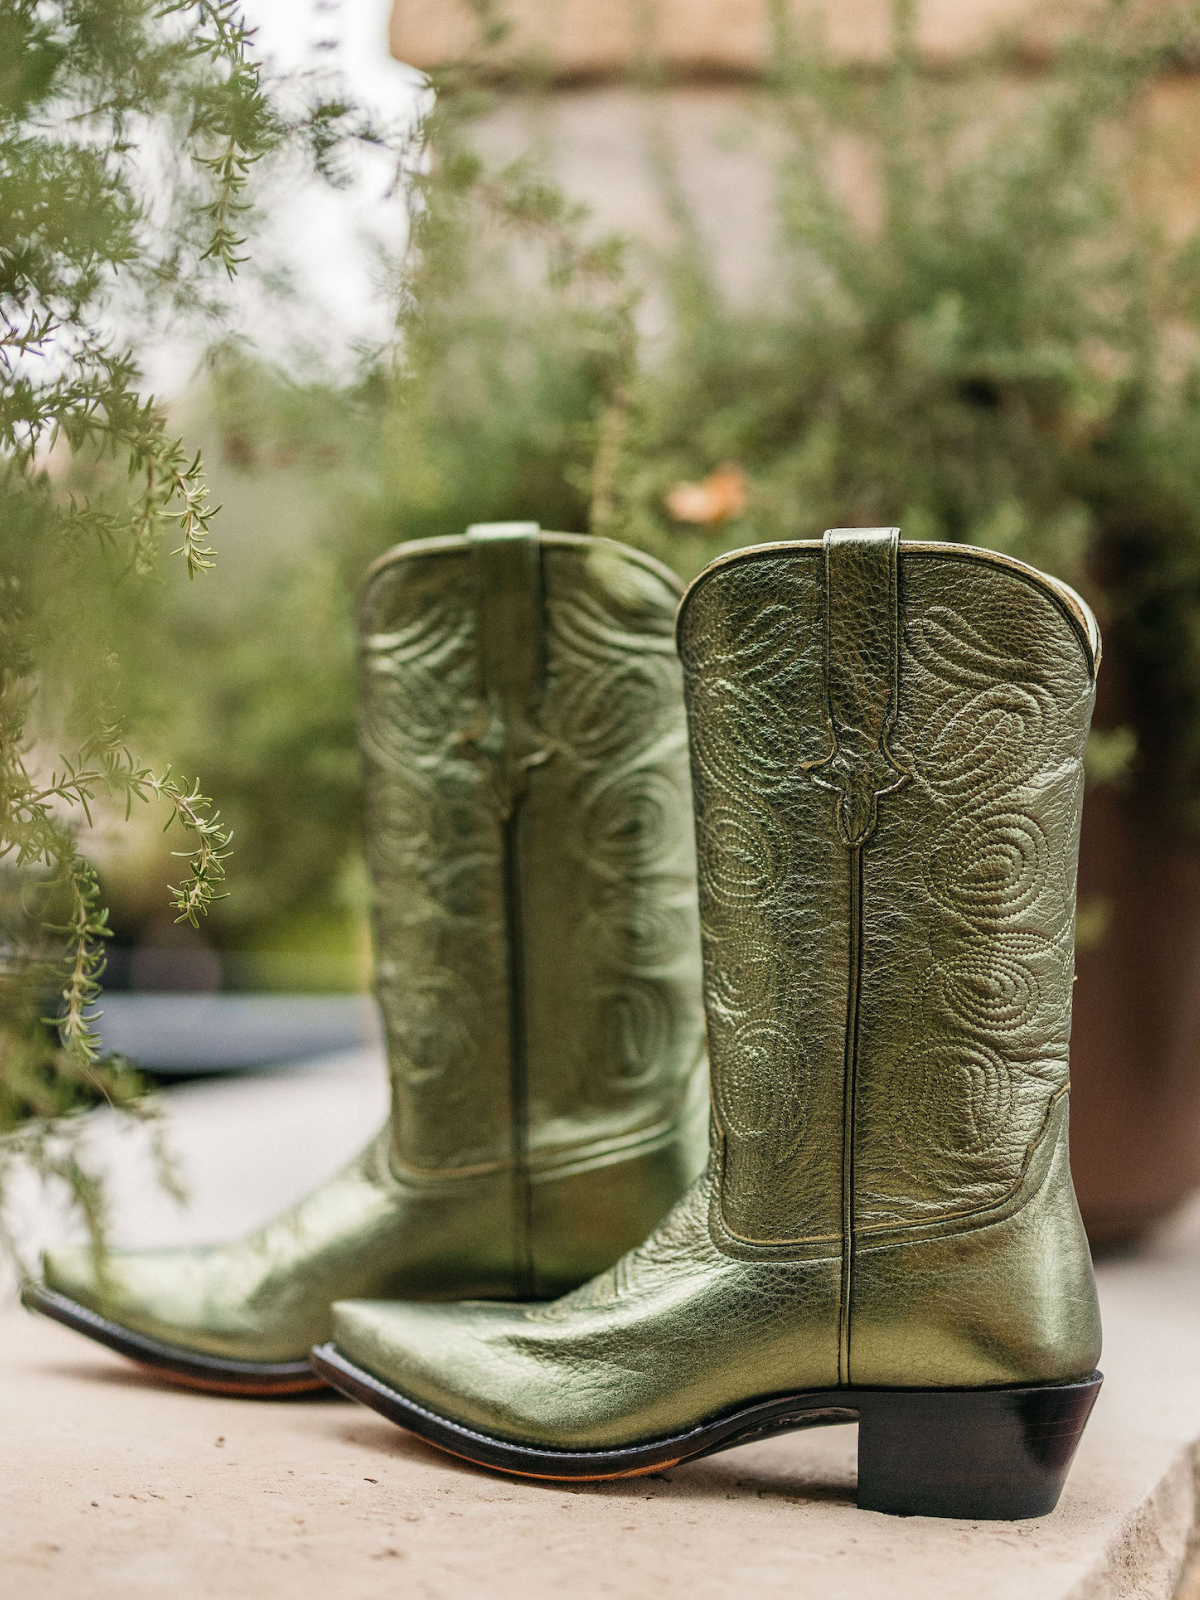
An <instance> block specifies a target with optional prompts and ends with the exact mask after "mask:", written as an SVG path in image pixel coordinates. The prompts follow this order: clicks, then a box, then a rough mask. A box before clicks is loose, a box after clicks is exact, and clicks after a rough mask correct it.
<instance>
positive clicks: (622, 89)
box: [391, 0, 1200, 326]
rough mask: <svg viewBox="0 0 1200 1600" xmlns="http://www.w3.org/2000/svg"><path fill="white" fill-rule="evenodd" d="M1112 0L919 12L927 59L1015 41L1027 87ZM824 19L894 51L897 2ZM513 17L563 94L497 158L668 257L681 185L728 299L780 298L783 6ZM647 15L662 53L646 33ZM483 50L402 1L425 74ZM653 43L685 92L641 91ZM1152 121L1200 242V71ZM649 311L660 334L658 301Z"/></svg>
mask: <svg viewBox="0 0 1200 1600" xmlns="http://www.w3.org/2000/svg"><path fill="white" fill-rule="evenodd" d="M788 3H789V4H790V5H791V6H792V8H793V12H794V14H795V16H796V17H797V18H798V19H800V18H804V17H806V16H807V17H811V15H812V13H813V9H814V8H813V4H812V0H788ZM1095 4H1096V0H1064V3H1059V4H1047V0H918V4H917V23H916V26H917V37H918V41H919V44H920V48H921V51H922V54H923V56H924V58H925V59H926V61H927V62H928V63H929V64H930V65H931V66H932V67H934V68H941V69H943V70H945V69H953V66H954V63H955V61H956V60H961V59H962V58H963V57H965V56H968V55H970V54H972V53H974V52H977V51H979V50H980V49H982V48H984V47H986V46H987V45H988V44H989V43H991V42H993V41H995V40H996V38H997V37H998V36H1001V37H1003V38H1005V40H1006V41H1007V43H1008V44H1009V45H1010V46H1011V47H1013V52H1014V56H1015V60H1016V65H1015V81H1017V82H1019V78H1020V75H1021V73H1022V70H1025V71H1027V70H1028V69H1029V68H1030V67H1036V65H1037V63H1038V62H1039V61H1044V60H1045V59H1046V57H1047V55H1048V53H1049V51H1050V49H1051V47H1052V45H1053V41H1054V36H1055V32H1056V30H1058V29H1061V28H1062V27H1063V26H1065V25H1066V24H1068V23H1069V22H1070V21H1071V20H1072V19H1074V20H1075V21H1079V20H1081V19H1082V18H1083V17H1085V16H1086V13H1087V11H1088V10H1089V9H1091V8H1092V7H1093V6H1094V5H1095ZM821 9H822V10H823V13H824V22H823V26H824V34H825V39H826V44H827V48H828V49H829V50H830V52H831V54H833V55H834V56H835V57H836V58H838V59H840V60H843V61H847V62H851V63H856V64H859V65H861V66H862V67H863V68H864V69H869V68H870V67H871V66H872V65H873V64H875V63H878V62H879V61H881V60H883V59H884V58H885V57H886V55H887V52H888V49H889V44H890V25H891V24H890V18H891V11H892V0H824V4H823V6H822V8H821ZM498 10H499V11H500V12H501V13H502V14H503V15H504V16H505V17H507V18H508V19H510V20H511V21H512V23H513V31H512V33H511V34H510V35H509V36H508V38H507V40H506V41H505V44H504V49H505V50H506V51H510V52H511V53H512V54H513V55H514V56H518V57H520V56H525V57H528V56H529V55H530V54H533V55H536V57H537V59H538V60H539V63H540V64H541V65H543V66H544V68H545V71H546V76H547V79H548V81H549V82H550V84H551V85H552V86H553V87H552V89H551V92H550V93H548V94H545V93H538V94H536V95H526V94H522V93H520V92H515V93H513V94H511V95H509V96H508V97H506V98H505V99H504V101H503V103H502V107H501V109H500V110H499V111H498V112H497V113H495V114H494V115H493V116H491V117H490V118H489V119H487V120H486V122H484V123H483V124H481V126H480V128H479V138H480V141H481V142H482V144H483V145H484V146H485V148H486V150H487V152H488V153H489V154H490V155H493V156H495V157H497V158H504V157H506V156H516V155H517V154H519V153H521V152H523V151H526V150H533V151H535V152H537V153H539V154H540V155H541V156H542V157H543V158H544V159H545V160H546V161H547V163H548V165H549V166H550V168H551V169H552V170H553V171H554V173H555V174H556V175H557V177H558V179H559V181H560V182H562V183H563V185H564V186H565V188H566V189H567V191H568V192H569V193H570V194H572V195H573V196H575V197H576V198H578V199H580V200H582V201H584V202H585V203H586V204H587V205H588V206H589V207H590V209H591V210H592V212H593V214H594V216H595V219H596V224H597V227H598V228H600V229H605V230H607V229H617V230H619V231H622V232H625V233H628V234H631V235H633V236H635V237H636V238H637V239H638V240H640V241H641V242H642V243H643V244H644V245H645V246H647V247H648V248H650V249H651V250H654V249H659V248H665V247H668V246H669V245H670V243H671V241H672V239H673V238H674V237H676V230H677V226H678V224H677V222H675V221H672V218H671V215H670V207H669V206H668V204H667V203H666V199H665V189H664V180H665V179H666V180H667V181H669V182H673V183H675V184H676V185H677V192H678V194H679V196H680V197H681V198H682V199H683V200H684V201H685V202H686V205H687V207H688V209H689V211H690V213H691V217H692V221H693V223H694V226H695V228H696V229H697V231H698V233H699V234H700V236H701V238H702V239H703V241H704V242H705V244H706V245H707V246H708V247H709V253H710V256H711V260H712V265H713V269H714V273H715V276H716V279H717V281H718V284H719V285H720V286H721V287H722V288H723V289H724V291H725V293H726V294H727V295H728V296H729V297H730V298H731V299H732V300H733V301H734V302H735V303H741V304H745V303H747V302H749V301H753V300H758V299H760V298H761V297H762V295H763V294H764V293H768V294H769V293H770V290H771V287H772V256H773V251H772V228H773V223H772V216H773V207H772V203H771V184H772V178H771V162H770V160H769V159H768V152H767V150H766V147H765V140H766V139H767V138H768V137H769V135H768V133H767V131H766V129H765V127H764V125H763V123H762V122H761V121H760V120H757V119H756V118H755V117H754V116H753V115H752V114H751V108H752V105H753V98H754V85H755V82H756V80H758V79H759V78H760V76H761V73H762V71H763V69H764V67H765V66H766V64H767V60H768V53H769V47H770V29H769V14H770V0H657V4H654V3H651V4H647V0H501V4H500V5H499V7H498ZM647 16H649V17H652V18H653V19H654V30H653V36H652V38H651V39H650V40H649V41H647V40H645V39H644V38H643V37H642V36H641V35H640V34H639V28H640V27H641V26H642V25H643V23H642V19H643V18H645V17H647ZM476 38H477V33H476V24H475V22H474V20H473V14H472V9H471V6H470V4H469V3H468V0H395V4H394V7H393V11H392V21H391V49H392V54H393V55H394V56H396V57H397V58H398V59H399V60H401V61H404V62H407V63H408V64H409V65H412V66H416V67H420V68H423V69H425V68H430V67H433V66H436V65H438V64H439V63H443V62H446V61H452V60H454V59H455V58H456V57H458V58H461V57H462V56H464V55H465V54H468V53H470V52H471V50H472V48H473V44H474V41H475V39H476ZM647 44H649V46H650V47H651V49H652V51H653V55H654V58H655V59H656V60H657V61H658V62H659V63H661V64H662V65H663V66H664V67H665V68H666V69H667V71H668V73H669V77H670V83H671V87H670V88H668V89H667V90H665V91H664V92H662V93H659V94H654V95H646V94H642V93H639V92H638V91H637V90H635V89H632V88H630V87H628V77H627V75H628V72H629V69H630V68H631V67H632V66H634V65H635V64H636V61H637V59H638V56H639V54H640V53H642V52H644V51H645V50H646V47H647ZM1017 92H1019V88H1018V91H1017ZM1141 117H1142V119H1143V126H1142V131H1143V132H1144V131H1150V132H1152V133H1153V135H1154V137H1153V139H1152V140H1151V141H1148V144H1152V146H1153V149H1154V155H1153V156H1152V157H1147V159H1146V161H1145V163H1144V184H1143V188H1144V191H1145V193H1146V195H1147V198H1148V200H1149V201H1150V202H1151V203H1155V202H1157V201H1159V200H1162V201H1165V209H1166V214H1167V216H1168V218H1169V219H1170V220H1171V221H1172V222H1173V223H1174V225H1175V226H1176V228H1177V229H1178V231H1180V232H1186V231H1190V230H1191V229H1192V228H1194V227H1195V225H1196V217H1197V208H1198V206H1200V140H1198V139H1197V138H1196V137H1195V129H1196V127H1197V126H1200V76H1197V75H1196V74H1195V73H1190V74H1180V75H1176V76H1172V77H1168V78H1164V79H1163V80H1161V81H1160V82H1159V84H1158V85H1157V86H1156V88H1155V90H1154V92H1153V94H1152V95H1151V96H1150V97H1149V99H1148V102H1147V104H1146V105H1145V106H1144V107H1143V109H1142V112H1141ZM835 160H836V163H837V167H838V171H839V176H840V179H841V181H842V183H843V188H844V192H845V193H846V194H847V195H848V196H849V197H850V199H851V200H852V202H853V203H854V204H855V205H856V207H857V208H859V209H861V211H862V212H863V213H864V216H865V218H868V219H869V213H870V210H871V206H872V189H873V186H872V181H871V173H870V169H869V166H868V164H867V163H866V161H865V160H864V158H863V155H862V152H861V151H859V150H856V149H855V147H854V146H853V145H852V144H851V143H850V142H849V141H847V142H846V143H845V144H844V145H842V146H841V147H839V148H838V149H837V150H836V151H835ZM646 316H647V317H648V319H649V322H650V324H651V326H652V325H653V322H654V318H655V310H654V307H653V305H652V304H651V305H649V306H648V307H647V308H646Z"/></svg>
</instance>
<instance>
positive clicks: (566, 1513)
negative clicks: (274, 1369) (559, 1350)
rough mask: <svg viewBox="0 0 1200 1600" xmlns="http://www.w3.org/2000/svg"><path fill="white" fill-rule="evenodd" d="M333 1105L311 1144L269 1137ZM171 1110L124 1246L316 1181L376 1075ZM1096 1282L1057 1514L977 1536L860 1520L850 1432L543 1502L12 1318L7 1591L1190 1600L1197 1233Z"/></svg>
mask: <svg viewBox="0 0 1200 1600" xmlns="http://www.w3.org/2000/svg"><path fill="white" fill-rule="evenodd" d="M334 1103H337V1104H338V1105H339V1106H340V1108H341V1116H340V1121H339V1120H338V1119H336V1118H327V1119H326V1120H325V1123H324V1127H325V1132H326V1136H327V1137H326V1139H325V1141H324V1142H323V1143H321V1144H320V1145H319V1146H318V1144H316V1143H313V1144H310V1145H309V1146H307V1147H305V1145H304V1143H303V1141H302V1140H301V1139H300V1138H298V1137H297V1138H292V1137H289V1135H290V1133H291V1131H292V1130H293V1129H297V1130H298V1129H299V1128H300V1126H301V1125H302V1124H306V1123H307V1122H308V1121H309V1120H310V1119H311V1118H312V1117H313V1116H314V1115H315V1114H316V1113H317V1112H318V1110H319V1109H320V1108H327V1107H329V1106H331V1105H333V1104H334ZM169 1104H170V1106H171V1121H172V1130H173V1132H172V1136H173V1139H174V1141H175V1144H176V1147H177V1148H178V1149H180V1150H181V1152H182V1153H183V1155H184V1157H185V1160H186V1163H187V1166H188V1168H189V1170H190V1174H191V1177H192V1182H193V1189H194V1193H195V1196H196V1199H195V1202H194V1204H193V1207H192V1209H191V1212H190V1213H189V1214H187V1215H186V1216H185V1217H184V1218H182V1219H176V1220H174V1221H172V1217H171V1213H170V1210H169V1208H166V1207H164V1204H163V1202H162V1201H161V1199H158V1198H156V1196H155V1195H154V1191H153V1190H152V1189H151V1188H150V1187H149V1186H148V1185H147V1186H145V1187H143V1188H141V1189H140V1190H136V1186H135V1185H134V1180H133V1178H131V1177H130V1176H129V1175H128V1173H129V1171H130V1170H132V1169H131V1166H130V1163H128V1162H126V1175H125V1176H124V1177H123V1179H122V1183H123V1185H124V1188H123V1190H122V1193H121V1195H120V1196H119V1199H120V1206H119V1213H120V1214H119V1219H118V1221H119V1226H120V1227H121V1231H122V1232H124V1233H125V1234H126V1235H127V1236H128V1237H130V1238H131V1239H132V1238H133V1237H134V1236H136V1237H137V1242H143V1241H145V1242H150V1237H151V1236H154V1237H155V1239H156V1240H161V1241H162V1242H167V1241H168V1239H169V1238H170V1237H171V1236H172V1234H174V1236H176V1237H179V1238H180V1239H183V1238H185V1237H186V1238H193V1239H194V1238H195V1237H197V1235H198V1233H200V1232H202V1231H203V1229H204V1224H205V1220H206V1217H207V1219H208V1221H209V1223H210V1226H211V1228H212V1231H213V1232H214V1233H217V1234H221V1233H228V1232H229V1231H231V1230H230V1222H231V1218H232V1214H233V1209H235V1208H236V1205H237V1196H236V1194H231V1192H230V1181H231V1180H230V1155H231V1150H233V1151H236V1150H238V1149H241V1150H243V1151H245V1150H247V1149H249V1148H251V1147H253V1145H254V1144H255V1143H256V1142H257V1143H258V1144H259V1148H260V1149H267V1150H271V1151H279V1150H284V1151H287V1152H288V1157H289V1161H290V1165H289V1166H288V1167H287V1169H286V1170H282V1171H276V1173H275V1175H274V1178H273V1182H274V1185H275V1189H276V1191H277V1192H275V1193H270V1192H268V1186H266V1185H264V1183H263V1180H262V1176H261V1172H259V1173H256V1174H255V1178H254V1181H255V1183H256V1184H257V1188H256V1189H254V1190H253V1191H252V1192H251V1191H250V1190H247V1196H246V1200H245V1205H246V1207H247V1208H248V1209H249V1210H251V1211H252V1212H253V1215H247V1216H246V1219H245V1220H246V1221H247V1222H248V1223H249V1222H253V1221H256V1220H258V1217H259V1216H260V1215H263V1214H265V1213H266V1212H268V1211H269V1210H271V1209H274V1208H275V1206H276V1205H278V1204H279V1203H282V1202H284V1201H286V1200H287V1199H289V1198H290V1197H291V1195H292V1194H293V1193H295V1192H298V1191H299V1190H301V1189H303V1188H304V1187H306V1186H307V1185H308V1184H309V1183H310V1182H312V1181H313V1179H314V1178H316V1177H317V1176H319V1175H320V1169H324V1170H328V1169H330V1168H332V1167H334V1166H336V1165H337V1164H338V1163H339V1162H340V1161H341V1160H342V1159H343V1157H344V1156H345V1155H346V1154H348V1153H349V1152H350V1151H351V1150H352V1149H353V1148H355V1146H356V1145H357V1144H358V1143H359V1142H360V1140H361V1137H362V1135H363V1134H364V1133H365V1132H366V1131H367V1130H369V1129H370V1127H371V1126H373V1124H374V1122H375V1121H376V1120H377V1117H378V1112H379V1104H380V1091H379V1083H378V1069H377V1065H376V1063H375V1061H374V1060H373V1058H371V1057H370V1056H366V1055H364V1056H360V1057H357V1058H350V1059H342V1060H339V1061H330V1062H329V1063H328V1064H327V1065H326V1066H325V1067H324V1068H319V1069H317V1068H313V1069H309V1070H307V1071H305V1072H303V1073H299V1074H296V1075H295V1076H294V1077H291V1076H287V1075H281V1076H277V1077H275V1078H273V1079H271V1080H257V1081H256V1082H254V1083H247V1082H245V1081H242V1082H238V1083H228V1082H226V1083H221V1084H203V1085H193V1086H191V1087H189V1088H187V1089H183V1090H178V1091H174V1092H173V1093H172V1095H171V1096H170V1097H169ZM268 1134H269V1137H268ZM281 1135H282V1136H281ZM334 1146H338V1148H334ZM343 1147H344V1148H343ZM133 1165H134V1166H136V1163H135V1164H133ZM122 1219H123V1220H122ZM135 1220H136V1223H137V1226H136V1227H135V1226H134V1225H133V1224H134V1221H135ZM1100 1279H1101V1295H1102V1300H1103V1305H1104V1316H1105V1331H1106V1349H1105V1358H1104V1369H1105V1371H1106V1373H1107V1375H1108V1381H1107V1383H1106V1385H1105V1389H1104V1391H1103V1393H1102V1395H1101V1398H1100V1401H1099V1403H1098V1405H1097V1408H1096V1411H1095V1414H1094V1417H1093V1420H1092V1423H1091V1425H1090V1427H1089V1429H1088V1432H1087V1434H1086V1435H1085V1438H1084V1442H1083V1445H1082V1447H1081V1449H1080V1453H1079V1457H1078V1460H1077V1462H1076V1466H1075V1470H1074V1472H1073V1473H1072V1476H1071V1479H1070V1481H1069V1482H1068V1485H1067V1490H1066V1493H1065V1495H1064V1497H1063V1501H1062V1503H1061V1505H1060V1507H1059V1509H1058V1511H1056V1512H1055V1513H1054V1515H1053V1516H1050V1517H1047V1518H1043V1519H1041V1520H1039V1521H1034V1522H1024V1523H992V1524H987V1523H984V1524H974V1523H958V1522H938V1521H934V1520H929V1519H923V1518H913V1519H898V1518H890V1517H883V1516H878V1515H876V1514H874V1513H871V1512H860V1511H859V1510H858V1509H857V1508H856V1507H855V1505H854V1503H853V1483H854V1444H855V1437H854V1430H853V1428H831V1429H826V1430H823V1431H819V1432H814V1433H810V1434H795V1435H792V1436H791V1437H789V1438H784V1439H777V1440H772V1441H770V1442H767V1443H763V1444H758V1445H751V1446H746V1447H744V1448H742V1449H740V1450H735V1451H731V1452H729V1453H728V1454H727V1455H723V1456H715V1457H713V1458H711V1459H709V1460H706V1461H702V1462H697V1463H695V1464H694V1465H692V1466H684V1467H678V1468H675V1469H674V1470H672V1471H669V1472H666V1473H663V1474H661V1475H659V1476H657V1477H654V1478H647V1479H638V1480H633V1481H630V1482H627V1483H623V1484H585V1485H579V1486H576V1487H572V1488H565V1487H562V1486H557V1485H556V1486H553V1487H543V1486H538V1485H534V1484H528V1483H521V1482H517V1481H513V1480H509V1479H506V1478H501V1477H492V1476H487V1475H484V1474H482V1473H478V1472H476V1471H474V1470H472V1469H471V1468H468V1467H467V1466H465V1465H463V1464H460V1463H458V1462H456V1461H454V1460H453V1459H452V1458H450V1457H447V1456H441V1455H438V1454H437V1453H436V1452H434V1451H432V1450H429V1449H427V1448H426V1447H425V1446H423V1445H422V1444H420V1443H419V1441H417V1440H415V1439H413V1438H411V1437H410V1436H408V1435H406V1434H404V1433H402V1432H401V1431H400V1430H398V1429H396V1428H393V1427H391V1426H390V1425H389V1424H387V1423H385V1422H384V1421H383V1420H382V1419H381V1418H379V1417H376V1416H375V1415H373V1414H372V1413H371V1412H369V1411H365V1410H362V1409H359V1408H356V1407H354V1406H352V1405H350V1404H348V1403H346V1402H342V1401H339V1400H333V1399H330V1400H313V1401H301V1402H290V1403H289V1402H278V1401H276V1402H247V1401H233V1400H221V1399H215V1398H212V1397H210V1396H205V1395H200V1394H193V1393H189V1392H186V1391H181V1390H176V1389H170V1388H166V1387H163V1386H160V1385H159V1384H158V1383H157V1382H156V1381H154V1380H152V1379H150V1378H147V1377H143V1376H142V1375H141V1374H140V1373H139V1372H138V1371H137V1369H135V1368H133V1367H131V1366H129V1365H128V1364H127V1363H125V1362H123V1361H122V1360H120V1358H118V1357H116V1356H112V1355H110V1354H109V1353H108V1352H106V1351H104V1350H101V1349H100V1348H98V1347H97V1346H94V1345H91V1344H88V1343H87V1342H86V1341H85V1340H83V1339H81V1338H79V1337H77V1336H75V1335H72V1334H70V1333H68V1332H67V1331H66V1330H65V1329H62V1328H59V1327H57V1326H56V1325H55V1324H52V1323H49V1322H45V1321H41V1320H39V1319H36V1318H34V1317H30V1316H26V1315H24V1314H23V1313H21V1312H19V1311H17V1310H12V1311H10V1312H7V1313H6V1314H5V1315H3V1316H2V1317H0V1371H2V1372H3V1374H4V1402H3V1405H2V1406H0V1460H3V1461H4V1463H5V1465H6V1471H5V1475H4V1476H5V1487H4V1494H3V1497H2V1498H0V1519H2V1521H3V1524H4V1526H3V1530H2V1531H0V1539H2V1540H3V1544H2V1545H0V1548H3V1550H4V1559H5V1568H6V1572H11V1573H12V1574H13V1575H14V1576H15V1577H17V1578H18V1579H19V1585H18V1587H17V1588H15V1589H14V1593H17V1592H19V1593H21V1594H22V1595H29V1596H31V1597H34V1596H36V1600H78V1597H79V1596H81V1595H86V1596H87V1597H88V1600H152V1597H153V1600H160V1597H161V1596H162V1595H164V1594H170V1595H171V1596H172V1597H173V1600H209V1597H210V1596H211V1597H212V1600H218V1597H220V1600H275V1597H276V1596H278V1597H279V1600H283V1597H284V1596H286V1597H287V1600H309V1597H310V1596H311V1597H312V1600H318V1597H319V1600H384V1597H387V1600H394V1597H395V1596H396V1595H397V1594H403V1595H406V1596H407V1595H412V1596H420V1597H422V1600H424V1597H430V1600H441V1597H445V1600H561V1597H562V1596H563V1595H569V1596H570V1597H571V1600H593V1597H594V1600H601V1597H607V1596H617V1595H620V1596H626V1597H630V1600H642V1597H649V1596H653V1597H654V1600H717V1597H721V1600H724V1597H726V1596H740V1595H743V1594H745V1595H753V1596H754V1597H755V1600H776V1597H778V1600H797V1597H798V1596H805V1595H819V1596H821V1600H860V1597H867V1596H870V1597H872V1600H874V1597H876V1596H879V1597H886V1600H964V1597H967V1596H969V1597H970V1600H1001V1597H1003V1600H1011V1597H1014V1596H1020V1597H1021V1600H1118V1597H1121V1600H1128V1597H1132V1596H1136V1597H1138V1600H1169V1597H1171V1596H1172V1595H1175V1594H1176V1593H1177V1592H1180V1593H1183V1592H1187V1593H1188V1595H1189V1600H1200V1587H1192V1581H1191V1580H1190V1579H1187V1580H1183V1581H1184V1590H1183V1591H1180V1590H1179V1585H1180V1582H1181V1575H1182V1574H1183V1573H1184V1570H1185V1567H1186V1564H1187V1559H1188V1554H1189V1549H1190V1546H1191V1543H1192V1540H1193V1537H1194V1532H1195V1528H1196V1522H1197V1482H1196V1479H1197V1464H1198V1462H1200V1211H1196V1212H1193V1213H1192V1214H1191V1215H1190V1216H1188V1217H1185V1218H1184V1219H1182V1221H1181V1222H1180V1223H1179V1224H1178V1225H1177V1226H1176V1227H1175V1229H1174V1230H1173V1232H1172V1234H1171V1236H1170V1237H1164V1239H1163V1240H1162V1241H1161V1243H1160V1244H1159V1245H1158V1247H1157V1248H1156V1249H1155V1250H1154V1251H1153V1252H1152V1253H1150V1254H1148V1255H1147V1256H1146V1257H1145V1258H1143V1259H1139V1260H1129V1261H1124V1262H1113V1263H1109V1264H1107V1265H1105V1266H1103V1267H1102V1269H1101V1272H1100Z"/></svg>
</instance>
